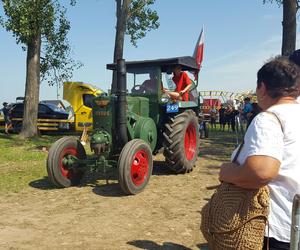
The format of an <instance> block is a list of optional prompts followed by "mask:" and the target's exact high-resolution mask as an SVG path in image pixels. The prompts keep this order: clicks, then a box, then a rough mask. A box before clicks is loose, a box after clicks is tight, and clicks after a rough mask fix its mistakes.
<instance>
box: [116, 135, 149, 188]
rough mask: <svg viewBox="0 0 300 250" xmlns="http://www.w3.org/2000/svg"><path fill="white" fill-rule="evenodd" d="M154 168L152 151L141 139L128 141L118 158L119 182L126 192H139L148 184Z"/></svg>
mask: <svg viewBox="0 0 300 250" xmlns="http://www.w3.org/2000/svg"><path fill="white" fill-rule="evenodd" d="M152 170H153V161H152V152H151V149H150V147H149V145H148V144H147V143H146V142H144V141H143V140H141V139H134V140H131V141H129V142H127V143H126V144H125V146H124V148H123V149H122V151H121V154H120V157H119V160H118V175H119V184H120V186H121V188H122V190H123V191H124V192H125V193H126V194H137V193H139V192H141V191H142V190H143V189H144V188H145V187H146V186H147V184H148V182H149V179H150V176H151V174H152Z"/></svg>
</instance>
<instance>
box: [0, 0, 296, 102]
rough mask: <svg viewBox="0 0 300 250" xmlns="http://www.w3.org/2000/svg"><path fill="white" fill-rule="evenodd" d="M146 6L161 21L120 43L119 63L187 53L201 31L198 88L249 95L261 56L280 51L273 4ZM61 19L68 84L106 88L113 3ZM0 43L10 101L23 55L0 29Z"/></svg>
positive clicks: (167, 0)
mask: <svg viewBox="0 0 300 250" xmlns="http://www.w3.org/2000/svg"><path fill="white" fill-rule="evenodd" d="M63 2H68V1H67V0H64V1H63ZM153 8H155V9H156V10H157V12H158V15H159V17H160V27H159V29H158V30H155V31H151V32H150V33H148V35H147V36H146V38H144V39H142V40H139V41H138V47H137V48H135V47H133V46H132V45H131V44H130V43H129V40H128V39H126V41H125V45H124V58H125V59H126V60H144V59H157V58H168V57H175V56H185V55H192V53H193V50H194V47H195V43H196V41H197V38H198V36H199V33H200V31H201V28H202V26H204V32H205V49H204V61H203V67H202V69H201V72H200V78H199V87H198V90H224V91H232V92H240V91H247V90H254V89H255V81H256V72H257V70H258V69H259V68H260V67H261V66H262V64H263V63H264V62H265V61H266V60H267V59H268V58H270V57H272V56H275V55H278V54H280V51H281V34H282V26H281V21H282V7H278V5H277V4H266V5H263V4H262V0H243V1H238V0H227V1H225V0H185V1H180V0H156V3H155V5H154V6H153ZM0 15H3V10H2V6H1V7H0ZM68 17H69V19H70V21H71V26H72V28H71V31H70V34H69V40H70V43H71V46H72V49H73V58H75V59H77V60H80V61H81V62H82V63H83V64H84V66H83V67H82V68H80V69H79V70H76V71H75V72H74V76H73V79H70V80H73V81H83V82H87V83H92V84H94V85H96V86H98V87H99V88H102V89H104V90H107V89H108V88H110V83H111V71H108V70H106V64H107V63H111V62H112V58H113V49H114V39H115V23H116V17H115V1H114V0H77V5H76V6H75V7H70V8H69V9H68ZM298 32H299V29H297V33H298ZM0 41H1V42H0V58H1V62H0V76H1V91H0V102H1V103H2V102H3V101H9V102H13V101H14V100H15V98H16V97H17V96H23V95H24V92H25V63H26V52H24V51H22V49H21V46H20V45H16V43H15V39H14V38H13V36H12V34H11V33H8V32H6V31H5V30H4V29H0ZM61 92H62V90H59V93H60V95H61V96H62V94H61ZM56 93H57V91H56V88H55V87H49V86H47V84H46V83H42V84H41V88H40V99H41V100H43V99H44V100H45V99H56Z"/></svg>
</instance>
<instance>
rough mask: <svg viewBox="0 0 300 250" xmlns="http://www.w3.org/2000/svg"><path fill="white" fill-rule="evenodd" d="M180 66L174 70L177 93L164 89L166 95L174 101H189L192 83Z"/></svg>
mask: <svg viewBox="0 0 300 250" xmlns="http://www.w3.org/2000/svg"><path fill="white" fill-rule="evenodd" d="M181 70H182V68H181V66H180V65H177V66H176V67H175V68H174V70H173V75H174V76H173V78H172V80H173V82H174V83H175V84H176V89H175V91H169V90H166V89H164V90H163V91H164V93H166V94H168V95H169V96H170V97H171V98H172V99H174V100H181V101H188V100H189V90H190V88H191V87H192V81H191V79H190V78H189V77H188V75H187V73H186V72H184V71H181Z"/></svg>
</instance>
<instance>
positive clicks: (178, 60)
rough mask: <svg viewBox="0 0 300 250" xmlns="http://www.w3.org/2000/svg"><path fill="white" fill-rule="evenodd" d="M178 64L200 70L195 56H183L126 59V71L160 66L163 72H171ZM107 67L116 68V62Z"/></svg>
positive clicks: (184, 67) (189, 68) (133, 71)
mask: <svg viewBox="0 0 300 250" xmlns="http://www.w3.org/2000/svg"><path fill="white" fill-rule="evenodd" d="M176 65H180V66H181V67H182V70H183V71H186V70H188V71H196V70H198V67H197V63H196V60H195V58H194V57H191V56H182V57H173V58H165V59H156V60H144V61H126V71H127V72H129V73H135V72H136V71H144V70H145V71H146V69H149V68H155V67H160V69H161V72H167V73H171V72H172V71H173V69H174V67H175V66H176ZM106 68H107V69H110V70H116V69H117V65H116V63H111V64H107V65H106Z"/></svg>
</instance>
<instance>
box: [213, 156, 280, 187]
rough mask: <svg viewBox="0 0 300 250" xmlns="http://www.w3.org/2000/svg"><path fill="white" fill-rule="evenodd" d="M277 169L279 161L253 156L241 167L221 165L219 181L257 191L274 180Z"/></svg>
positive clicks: (231, 164)
mask: <svg viewBox="0 0 300 250" xmlns="http://www.w3.org/2000/svg"><path fill="white" fill-rule="evenodd" d="M279 168H280V161H279V160H277V159H275V158H273V157H270V156H264V155H254V156H249V157H248V158H247V159H246V162H245V163H244V164H243V165H241V166H239V165H238V164H236V163H224V164H222V165H221V170H220V174H219V180H220V181H225V182H229V183H232V184H235V185H237V186H239V187H243V188H248V189H257V188H260V187H263V186H265V185H267V184H268V182H269V181H271V180H272V179H274V178H275V177H276V176H277V175H278V172H279Z"/></svg>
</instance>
